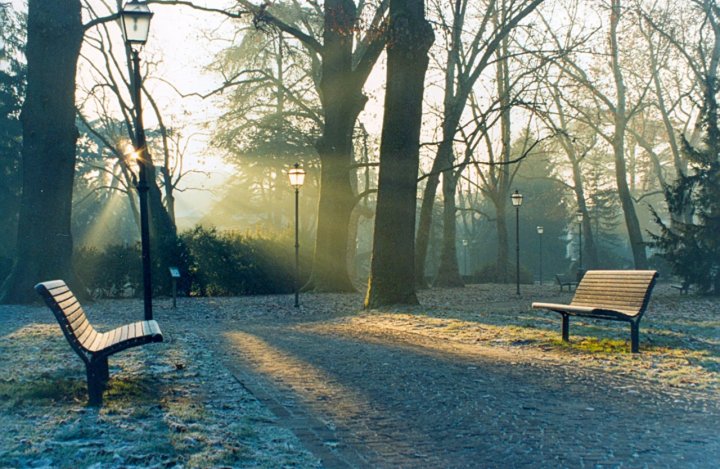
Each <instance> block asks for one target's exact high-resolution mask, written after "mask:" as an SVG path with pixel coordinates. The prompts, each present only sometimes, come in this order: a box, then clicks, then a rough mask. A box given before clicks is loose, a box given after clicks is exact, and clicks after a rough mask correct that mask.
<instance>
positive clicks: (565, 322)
mask: <svg viewBox="0 0 720 469" xmlns="http://www.w3.org/2000/svg"><path fill="white" fill-rule="evenodd" d="M562 340H563V342H569V340H570V315H568V314H563V315H562Z"/></svg>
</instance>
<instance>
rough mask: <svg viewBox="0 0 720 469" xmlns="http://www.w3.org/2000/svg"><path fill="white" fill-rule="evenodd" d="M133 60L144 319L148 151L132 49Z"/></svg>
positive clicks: (148, 291)
mask: <svg viewBox="0 0 720 469" xmlns="http://www.w3.org/2000/svg"><path fill="white" fill-rule="evenodd" d="M132 62H133V98H134V99H133V101H134V103H133V104H134V105H135V151H136V152H137V156H138V158H137V162H138V168H139V171H138V173H139V174H138V182H137V191H138V196H139V198H140V243H141V245H142V267H143V303H144V307H145V320H146V321H149V320H151V319H152V318H153V313H152V278H151V274H150V266H151V262H150V224H149V221H148V189H149V188H148V183H147V166H146V165H147V159H148V151H147V148H146V143H145V129H144V128H143V120H142V102H141V93H142V76H141V75H140V56H139V54H138V51H137V50H135V49H133V51H132Z"/></svg>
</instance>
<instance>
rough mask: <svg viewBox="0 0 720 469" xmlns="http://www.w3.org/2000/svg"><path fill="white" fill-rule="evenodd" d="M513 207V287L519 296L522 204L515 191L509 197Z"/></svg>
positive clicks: (520, 195) (519, 196)
mask: <svg viewBox="0 0 720 469" xmlns="http://www.w3.org/2000/svg"><path fill="white" fill-rule="evenodd" d="M510 200H511V201H512V204H513V207H515V286H516V289H517V294H518V295H519V294H520V206H521V205H522V202H523V196H522V194H521V193H519V192H518V191H517V189H515V192H513V194H512V195H511V196H510Z"/></svg>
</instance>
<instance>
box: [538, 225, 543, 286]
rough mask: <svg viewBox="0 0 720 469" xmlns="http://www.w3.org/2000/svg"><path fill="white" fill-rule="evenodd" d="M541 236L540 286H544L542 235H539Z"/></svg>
mask: <svg viewBox="0 0 720 469" xmlns="http://www.w3.org/2000/svg"><path fill="white" fill-rule="evenodd" d="M538 236H540V252H539V258H540V285H542V284H543V271H542V238H543V235H542V233H540V234H538Z"/></svg>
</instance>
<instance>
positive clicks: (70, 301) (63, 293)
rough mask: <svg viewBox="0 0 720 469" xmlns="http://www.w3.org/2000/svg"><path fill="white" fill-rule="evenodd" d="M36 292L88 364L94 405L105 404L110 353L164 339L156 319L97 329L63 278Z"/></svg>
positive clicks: (88, 380)
mask: <svg viewBox="0 0 720 469" xmlns="http://www.w3.org/2000/svg"><path fill="white" fill-rule="evenodd" d="M35 291H36V292H38V294H39V295H40V296H41V297H42V298H43V300H45V303H46V304H47V305H48V307H49V308H50V309H51V310H52V312H53V313H54V314H55V319H57V321H58V323H60V328H61V329H62V331H63V333H64V334H65V338H66V339H67V340H68V342H70V346H71V347H72V348H73V350H75V352H76V353H77V354H78V355H79V356H80V358H81V359H82V361H83V362H84V363H85V368H86V371H87V382H88V402H89V403H90V404H91V405H100V404H102V392H103V389H104V388H105V385H106V384H107V381H108V378H109V373H108V357H109V356H110V355H112V354H114V353H117V352H120V351H122V350H125V349H127V348H130V347H136V346H138V345H143V344H147V343H150V342H162V340H163V336H162V332H160V326H158V323H157V322H156V321H138V322H134V323H132V324H126V325H124V326H120V327H118V328H116V329H113V330H111V331H108V332H98V331H96V330H95V328H94V327H93V326H92V324H90V322H89V321H88V319H87V316H85V312H84V311H83V309H82V306H80V303H79V302H78V300H77V298H75V295H74V294H73V292H71V291H70V289H69V288H68V286H67V285H65V282H64V281H62V280H51V281H48V282H42V283H38V284H37V285H35Z"/></svg>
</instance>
